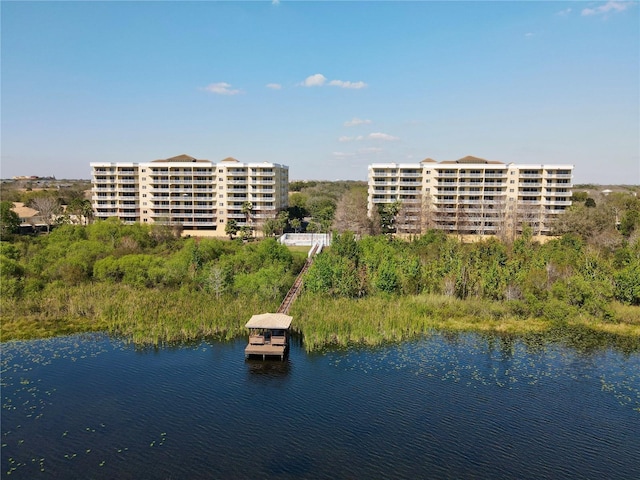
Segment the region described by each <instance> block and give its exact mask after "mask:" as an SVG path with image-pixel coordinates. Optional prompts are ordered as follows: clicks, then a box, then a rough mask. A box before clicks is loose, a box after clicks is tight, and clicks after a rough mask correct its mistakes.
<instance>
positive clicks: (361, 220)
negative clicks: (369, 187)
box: [333, 188, 372, 235]
mask: <svg viewBox="0 0 640 480" xmlns="http://www.w3.org/2000/svg"><path fill="white" fill-rule="evenodd" d="M333 229H334V230H336V231H338V232H345V231H347V230H349V231H351V232H353V233H355V234H356V235H366V234H370V233H372V228H371V219H370V218H369V217H368V215H367V191H366V190H365V189H364V188H351V189H349V190H347V191H346V192H345V193H344V194H343V195H342V197H340V200H339V201H338V204H337V205H336V213H335V216H334V218H333Z"/></svg>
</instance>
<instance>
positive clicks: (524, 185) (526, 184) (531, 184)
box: [518, 182, 542, 188]
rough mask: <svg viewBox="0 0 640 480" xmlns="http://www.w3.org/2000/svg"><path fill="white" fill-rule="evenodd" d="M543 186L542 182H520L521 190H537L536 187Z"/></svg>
mask: <svg viewBox="0 0 640 480" xmlns="http://www.w3.org/2000/svg"><path fill="white" fill-rule="evenodd" d="M541 186H542V182H520V183H519V184H518V187H519V188H535V187H541Z"/></svg>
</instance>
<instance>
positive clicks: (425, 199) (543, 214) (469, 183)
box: [368, 156, 573, 237]
mask: <svg viewBox="0 0 640 480" xmlns="http://www.w3.org/2000/svg"><path fill="white" fill-rule="evenodd" d="M572 178H573V165H544V164H521V165H518V164H515V163H509V164H505V163H502V162H498V161H490V160H484V159H482V158H477V157H471V156H468V157H464V158H461V159H459V160H452V161H443V162H437V161H435V160H433V159H430V158H427V159H425V160H423V161H422V162H420V163H377V164H372V165H369V174H368V213H369V216H374V215H375V214H376V212H377V211H378V209H379V208H380V207H381V206H384V205H386V204H392V203H394V202H400V203H401V204H402V207H401V209H400V214H398V215H397V217H396V219H395V221H396V231H397V232H398V233H420V232H424V231H426V230H428V229H430V228H435V229H439V230H443V231H446V232H447V233H455V234H460V235H498V236H505V237H512V236H513V235H516V234H517V233H519V232H521V231H522V228H523V227H524V226H528V227H530V228H531V229H532V233H533V235H549V234H550V233H551V231H552V225H553V222H554V220H555V219H556V218H557V216H558V215H561V214H562V213H564V211H565V210H566V209H567V208H568V207H569V206H570V205H571V195H572V192H571V187H572V186H573V184H572Z"/></svg>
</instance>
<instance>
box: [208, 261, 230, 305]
mask: <svg viewBox="0 0 640 480" xmlns="http://www.w3.org/2000/svg"><path fill="white" fill-rule="evenodd" d="M207 286H208V287H209V289H210V290H211V291H212V292H213V293H214V294H215V296H216V298H220V295H222V293H223V292H224V291H225V290H226V288H227V287H226V284H225V275H224V271H223V270H222V268H220V267H219V266H217V265H214V266H212V267H211V269H210V270H209V275H208V277H207Z"/></svg>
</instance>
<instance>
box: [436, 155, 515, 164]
mask: <svg viewBox="0 0 640 480" xmlns="http://www.w3.org/2000/svg"><path fill="white" fill-rule="evenodd" d="M440 163H441V164H445V165H452V164H454V163H457V164H460V163H474V164H479V163H484V164H491V165H504V163H503V162H498V161H496V160H485V159H484V158H479V157H473V156H471V155H467V156H466V157H462V158H459V159H458V160H445V161H444V162H440Z"/></svg>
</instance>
